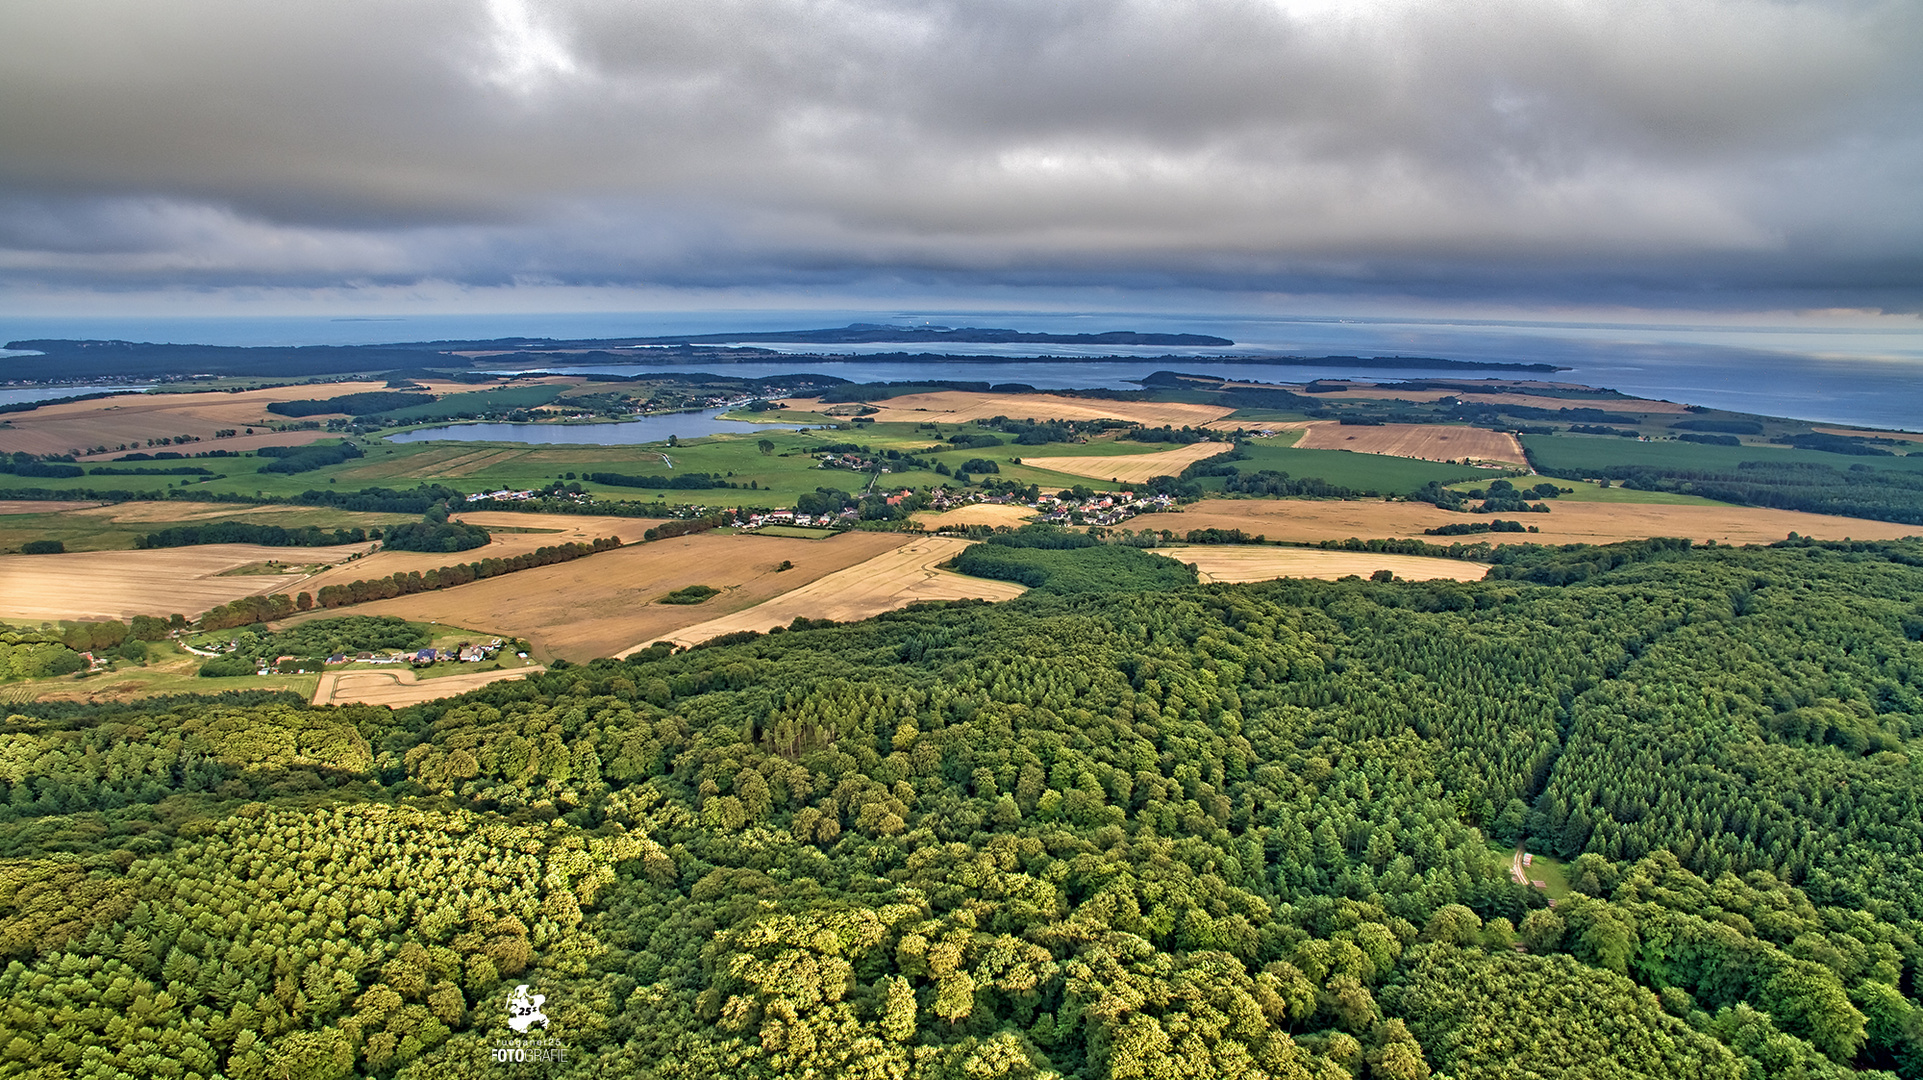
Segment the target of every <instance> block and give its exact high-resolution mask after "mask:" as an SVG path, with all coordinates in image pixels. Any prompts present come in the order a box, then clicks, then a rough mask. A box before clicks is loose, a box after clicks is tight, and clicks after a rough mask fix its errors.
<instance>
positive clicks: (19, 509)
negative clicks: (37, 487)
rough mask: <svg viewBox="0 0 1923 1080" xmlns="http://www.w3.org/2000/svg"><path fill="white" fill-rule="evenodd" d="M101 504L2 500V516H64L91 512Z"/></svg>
mask: <svg viewBox="0 0 1923 1080" xmlns="http://www.w3.org/2000/svg"><path fill="white" fill-rule="evenodd" d="M99 505H100V504H99V503H93V502H56V501H54V500H52V499H49V500H46V501H44V502H43V501H41V500H39V499H0V515H5V514H62V513H67V512H69V511H74V510H91V509H93V508H95V507H97V506H99Z"/></svg>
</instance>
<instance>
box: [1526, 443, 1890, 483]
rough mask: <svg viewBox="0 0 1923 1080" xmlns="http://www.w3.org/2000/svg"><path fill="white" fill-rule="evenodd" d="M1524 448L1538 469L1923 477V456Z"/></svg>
mask: <svg viewBox="0 0 1923 1080" xmlns="http://www.w3.org/2000/svg"><path fill="white" fill-rule="evenodd" d="M1522 444H1523V445H1524V446H1525V447H1528V449H1529V453H1530V454H1531V456H1532V457H1533V458H1534V460H1535V462H1536V466H1537V467H1538V468H1542V469H1569V470H1574V471H1577V472H1585V471H1587V470H1592V469H1594V470H1600V469H1604V468H1607V467H1609V466H1612V465H1618V466H1636V465H1645V466H1652V467H1658V468H1669V469H1712V470H1720V469H1734V468H1735V467H1736V466H1737V465H1739V464H1741V463H1742V462H1745V461H1770V462H1782V463H1784V464H1792V465H1794V464H1800V465H1828V466H1829V467H1830V468H1833V469H1836V470H1838V471H1842V470H1847V469H1848V468H1849V467H1850V466H1851V465H1868V466H1870V467H1871V468H1874V469H1907V470H1912V471H1918V472H1923V454H1910V455H1908V456H1904V457H1870V458H1866V457H1855V456H1852V455H1849V454H1830V453H1825V452H1824V451H1821V450H1798V449H1794V448H1792V447H1787V446H1771V445H1768V444H1756V445H1746V446H1706V445H1704V444H1702V443H1689V442H1681V441H1678V440H1672V439H1666V440H1660V441H1657V442H1638V441H1635V440H1632V439H1617V438H1610V437H1608V436H1601V435H1594V436H1585V435H1524V436H1523V437H1522ZM1590 475H1593V473H1592V474H1590Z"/></svg>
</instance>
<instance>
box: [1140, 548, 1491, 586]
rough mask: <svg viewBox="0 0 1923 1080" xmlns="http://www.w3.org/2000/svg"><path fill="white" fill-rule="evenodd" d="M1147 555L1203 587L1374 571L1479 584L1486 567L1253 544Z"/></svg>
mask: <svg viewBox="0 0 1923 1080" xmlns="http://www.w3.org/2000/svg"><path fill="white" fill-rule="evenodd" d="M1149 550H1150V551H1152V552H1154V553H1155V554H1157V555H1166V556H1168V557H1169V558H1171V559H1174V560H1175V561H1176V562H1182V563H1194V564H1195V569H1196V571H1197V572H1198V573H1199V574H1200V575H1201V578H1202V580H1203V581H1204V582H1217V581H1219V582H1229V583H1236V582H1244V581H1269V580H1272V579H1274V578H1284V577H1294V578H1321V579H1323V580H1324V581H1334V580H1335V579H1336V578H1340V577H1347V576H1348V575H1350V574H1355V575H1358V576H1360V577H1368V576H1369V575H1370V574H1373V573H1375V572H1376V571H1377V570H1387V571H1389V572H1390V573H1393V574H1394V575H1395V576H1397V577H1399V578H1402V579H1404V580H1407V581H1430V580H1434V579H1436V578H1448V579H1450V580H1453V581H1480V580H1482V577H1483V575H1484V574H1486V573H1488V572H1489V567H1488V566H1486V565H1484V564H1482V563H1476V562H1467V561H1464V560H1462V559H1436V558H1429V557H1427V556H1422V555H1377V554H1372V553H1369V552H1360V551H1313V550H1309V549H1306V548H1288V547H1265V546H1262V545H1255V544H1248V545H1244V544H1196V545H1193V546H1190V547H1180V548H1150V549H1149Z"/></svg>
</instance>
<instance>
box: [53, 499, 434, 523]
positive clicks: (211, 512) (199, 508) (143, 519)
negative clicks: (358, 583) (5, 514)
mask: <svg viewBox="0 0 1923 1080" xmlns="http://www.w3.org/2000/svg"><path fill="white" fill-rule="evenodd" d="M83 505H85V504H83ZM189 507H192V508H193V509H189ZM315 509H317V508H316V507H312V506H234V505H231V504H230V505H225V506H213V507H208V506H207V504H205V503H193V502H186V501H180V500H172V499H169V500H166V501H161V502H126V503H109V504H107V505H106V506H94V507H91V508H89V509H85V510H76V511H75V513H76V514H84V515H86V516H87V517H101V518H106V519H107V520H108V521H113V522H118V523H121V524H146V523H149V522H173V521H204V520H207V519H210V518H226V517H244V518H253V517H256V516H259V515H263V514H298V513H301V512H303V511H305V512H308V513H312V512H313V511H314V510H315ZM409 520H411V519H409ZM266 524H272V523H271V522H267V523H266Z"/></svg>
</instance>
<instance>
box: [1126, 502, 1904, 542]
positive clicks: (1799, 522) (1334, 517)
mask: <svg viewBox="0 0 1923 1080" xmlns="http://www.w3.org/2000/svg"><path fill="white" fill-rule="evenodd" d="M1550 506H1551V510H1550V512H1549V513H1547V514H1505V515H1498V516H1501V517H1506V518H1508V519H1510V520H1514V521H1521V522H1522V523H1523V524H1525V525H1534V526H1536V527H1537V528H1538V529H1540V530H1542V531H1541V532H1540V533H1521V534H1518V533H1484V534H1481V535H1476V536H1454V537H1451V536H1434V537H1427V536H1424V535H1423V532H1422V530H1424V529H1428V528H1434V527H1436V526H1438V525H1451V524H1456V523H1459V522H1464V521H1488V520H1489V517H1487V516H1484V515H1479V514H1455V513H1450V512H1449V511H1447V510H1438V509H1436V508H1435V507H1433V506H1430V505H1429V504H1428V503H1416V502H1375V501H1372V500H1361V499H1357V500H1333V499H1330V500H1322V499H1204V500H1202V501H1201V502H1198V503H1193V504H1191V505H1190V506H1188V507H1186V508H1185V509H1184V510H1182V511H1181V512H1180V513H1171V514H1144V515H1143V516H1141V517H1138V518H1134V519H1131V520H1130V521H1129V522H1128V524H1129V525H1130V526H1132V527H1134V528H1137V529H1144V528H1152V529H1169V530H1172V531H1174V532H1175V533H1177V534H1178V535H1179V534H1181V533H1185V532H1187V531H1188V530H1190V529H1206V528H1218V529H1242V530H1244V531H1245V532H1249V533H1256V534H1260V535H1262V536H1266V537H1267V538H1268V539H1270V540H1289V541H1296V542H1300V543H1317V542H1320V541H1323V540H1346V539H1349V538H1350V537H1355V538H1358V539H1376V538H1387V537H1414V538H1417V539H1423V540H1428V541H1429V542H1430V543H1436V544H1444V545H1446V544H1451V543H1456V542H1462V543H1475V542H1478V541H1483V540H1487V541H1489V542H1491V543H1498V544H1500V543H1544V544H1612V543H1615V542H1617V541H1619V540H1641V539H1646V538H1648V537H1652V536H1684V537H1688V538H1690V539H1692V540H1699V541H1701V540H1714V541H1716V542H1717V543H1719V544H1768V543H1774V542H1775V541H1777V540H1781V539H1783V538H1784V537H1786V536H1788V535H1789V534H1790V533H1792V532H1795V533H1800V534H1802V535H1804V536H1810V537H1815V538H1816V539H1819V540H1841V539H1844V538H1845V537H1848V538H1851V539H1855V540H1886V539H1894V538H1897V537H1903V536H1913V535H1917V534H1918V533H1923V528H1919V527H1918V526H1915V525H1899V524H1894V523H1891V522H1887V521H1867V520H1864V519H1862V518H1846V517H1831V516H1829V515H1825V514H1804V513H1799V512H1797V511H1794V510H1770V509H1766V508H1762V507H1752V506H1725V505H1722V504H1718V503H1709V504H1705V505H1674V504H1663V503H1645V504H1632V503H1609V502H1573V501H1563V500H1557V501H1555V502H1552V503H1550Z"/></svg>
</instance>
